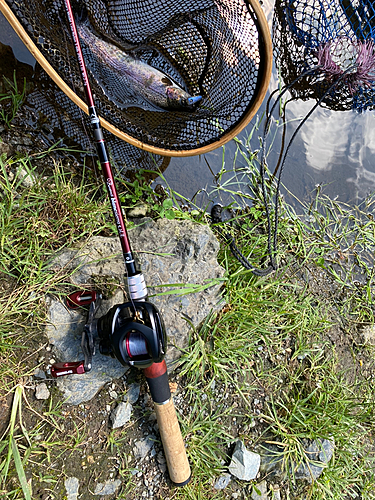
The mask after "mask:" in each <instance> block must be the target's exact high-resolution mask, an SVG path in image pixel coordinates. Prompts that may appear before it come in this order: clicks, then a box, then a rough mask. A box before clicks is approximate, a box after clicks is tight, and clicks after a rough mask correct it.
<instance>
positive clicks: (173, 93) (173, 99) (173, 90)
mask: <svg viewBox="0 0 375 500" xmlns="http://www.w3.org/2000/svg"><path fill="white" fill-rule="evenodd" d="M166 96H167V101H168V107H170V108H173V109H180V110H181V109H182V110H184V109H185V110H192V109H194V108H195V107H196V105H197V104H198V103H199V102H200V101H201V100H202V96H200V95H199V96H191V95H190V94H188V93H187V92H186V91H185V90H183V89H180V88H178V87H172V86H169V87H167V88H166Z"/></svg>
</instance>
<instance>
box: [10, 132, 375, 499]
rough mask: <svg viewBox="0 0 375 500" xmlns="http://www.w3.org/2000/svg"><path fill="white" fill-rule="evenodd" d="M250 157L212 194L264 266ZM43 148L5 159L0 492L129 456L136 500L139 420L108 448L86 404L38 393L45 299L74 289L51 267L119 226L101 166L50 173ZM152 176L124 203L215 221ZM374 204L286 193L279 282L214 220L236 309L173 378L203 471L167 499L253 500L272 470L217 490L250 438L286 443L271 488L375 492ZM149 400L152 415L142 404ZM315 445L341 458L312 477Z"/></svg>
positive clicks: (208, 326) (125, 464)
mask: <svg viewBox="0 0 375 500" xmlns="http://www.w3.org/2000/svg"><path fill="white" fill-rule="evenodd" d="M48 157H49V158H54V152H53V151H49V152H48ZM238 158H241V160H242V164H243V163H244V162H245V163H244V165H243V166H242V167H241V168H239V167H238V166H237V162H235V164H234V165H233V166H232V167H231V168H225V167H224V164H223V168H222V170H221V172H220V173H219V174H218V176H217V177H216V183H215V187H214V188H212V193H210V195H213V191H215V192H216V193H218V192H220V193H225V196H226V199H227V200H228V202H227V213H228V214H229V216H228V217H229V219H230V220H229V221H227V222H226V226H225V227H226V231H229V232H230V233H231V234H232V236H233V237H234V238H235V240H236V242H237V244H238V246H239V247H240V248H241V250H242V252H243V253H244V254H245V255H246V257H247V258H248V259H250V260H251V261H252V262H253V263H254V265H259V263H265V264H266V262H267V252H266V248H267V228H266V225H265V222H264V205H263V201H262V198H261V196H260V195H259V192H258V189H257V186H258V184H259V174H258V165H257V156H256V154H255V153H253V152H251V151H250V149H249V142H248V141H246V142H243V143H242V142H241V141H239V140H238ZM40 159H41V155H34V156H26V155H10V156H9V155H7V154H2V155H1V156H0V209H1V219H0V244H1V253H0V352H1V361H2V362H1V365H0V366H1V369H0V380H1V386H2V390H1V394H0V432H1V434H0V453H1V455H0V497H1V498H6V499H12V500H16V499H21V498H26V499H28V498H33V499H34V498H38V499H39V498H40V499H42V498H43V499H47V498H51V499H52V498H55V499H59V500H60V499H62V498H65V496H64V495H65V489H64V480H65V479H66V477H68V476H69V474H71V473H72V471H73V472H76V471H77V469H80V470H79V473H80V474H81V476H83V477H85V478H89V477H92V476H95V477H100V474H102V471H103V470H105V471H107V470H108V467H109V465H108V464H109V463H112V462H113V460H116V463H117V464H118V465H117V468H116V477H119V478H120V479H122V486H121V489H120V491H119V493H118V494H117V495H116V498H127V499H135V498H137V499H138V498H141V491H140V489H139V486H137V484H138V483H137V480H136V478H137V476H136V474H138V473H139V471H137V470H136V471H134V469H133V467H134V466H133V464H132V457H131V450H130V449H129V441H130V439H131V437H132V432H134V430H135V428H136V426H137V420H136V421H135V422H133V423H131V424H129V426H125V427H124V428H122V429H119V430H118V429H114V430H111V431H109V430H108V429H107V428H106V427H105V426H104V427H100V438H101V440H102V441H101V443H102V444H101V445H100V446H99V447H98V448H95V447H94V444H93V443H94V440H93V431H92V429H91V427H90V420H89V419H87V416H85V415H86V412H89V411H90V410H89V407H88V406H85V407H84V408H80V407H77V408H73V407H69V409H66V407H65V406H64V405H63V404H62V401H61V398H60V396H59V392H58V391H57V390H54V389H53V390H52V395H51V396H50V398H48V400H46V401H37V400H32V398H33V395H32V391H31V386H32V378H31V376H32V374H33V373H34V370H35V368H36V367H38V366H40V364H41V363H42V361H41V360H40V358H39V356H38V350H39V349H40V346H41V345H43V344H45V343H46V339H45V337H44V333H43V328H44V325H45V322H46V317H45V313H46V310H45V301H44V297H45V296H46V295H47V294H48V293H54V294H60V295H64V293H65V289H66V288H65V287H66V283H67V282H68V276H66V275H63V274H55V273H54V272H53V271H51V269H50V268H49V266H48V263H49V259H50V258H51V256H52V255H53V253H54V252H56V251H57V250H59V249H61V248H62V247H65V246H67V245H72V244H74V243H76V242H79V241H81V240H82V239H85V238H88V237H89V236H90V235H94V234H104V235H114V234H115V230H114V227H113V223H112V221H111V216H110V207H109V204H108V202H107V200H106V197H105V195H104V193H103V192H102V191H101V186H99V187H98V185H97V183H96V182H95V180H94V179H92V178H91V175H90V173H89V172H87V175H82V174H79V175H78V174H77V173H74V172H72V171H69V170H68V169H66V168H65V164H64V160H62V161H60V160H55V161H54V167H53V168H52V169H49V170H48V171H44V170H43V165H42V163H43V162H41V161H40ZM142 179H143V177H142V174H139V175H138V176H136V178H135V180H133V181H132V182H125V181H122V180H120V179H119V186H121V187H120V191H121V199H122V202H123V204H124V206H127V207H132V206H134V205H136V204H139V203H142V204H143V205H146V207H147V209H148V213H149V214H150V215H152V216H154V217H166V218H191V219H193V220H197V221H199V222H200V223H207V224H209V223H210V218H209V216H208V215H207V213H206V211H205V209H206V207H203V209H202V207H199V206H196V205H194V203H193V202H192V201H189V200H186V199H184V198H183V197H181V196H179V195H178V194H177V193H173V192H172V191H171V190H170V189H169V188H168V186H164V189H163V190H162V192H161V193H159V194H157V193H156V192H155V191H154V190H153V189H151V187H150V186H149V185H148V184H146V183H145V182H144V181H143V180H142ZM269 184H270V186H271V185H272V182H271V181H270V182H269ZM249 185H250V186H253V188H252V189H251V190H249V189H248V188H247V187H248V186H249ZM374 203H375V198H374V196H370V197H369V198H368V199H367V200H365V201H364V202H363V203H362V205H361V206H359V207H350V206H346V205H345V204H343V203H340V202H338V201H333V200H330V199H328V198H327V197H325V196H324V190H323V189H321V188H320V187H318V188H317V190H316V192H315V193H312V199H311V202H309V203H308V204H305V205H300V207H301V208H300V212H301V213H300V214H299V215H297V214H296V212H295V210H294V209H293V208H292V207H291V206H289V205H287V204H286V203H285V202H284V201H281V213H280V221H279V237H278V257H277V258H278V263H279V269H278V270H277V271H276V272H274V273H273V274H271V275H270V276H268V277H256V276H254V275H253V274H252V273H251V271H249V270H245V269H243V268H242V267H241V265H240V264H239V263H238V262H237V261H236V260H235V259H234V258H233V256H232V254H231V252H230V249H229V247H228V242H227V241H226V240H225V238H222V236H221V234H222V233H221V232H220V231H219V230H218V229H219V228H220V224H217V225H213V227H212V229H213V231H217V235H218V237H219V239H220V240H221V251H220V255H219V261H220V263H221V265H222V266H223V267H224V268H225V270H226V278H227V279H226V287H225V290H224V295H225V300H226V305H225V307H224V308H223V309H222V310H221V311H220V312H219V313H218V314H216V315H211V316H209V317H208V318H207V319H206V321H205V322H204V324H203V325H202V326H201V327H200V328H199V329H196V330H194V329H193V330H192V332H191V338H190V344H189V346H188V347H187V348H186V349H185V351H184V352H183V353H182V357H181V359H180V365H179V368H178V370H176V373H175V374H174V378H175V382H177V384H178V385H179V387H180V390H179V392H178V394H177V396H176V397H177V398H178V400H179V401H180V405H181V408H182V411H181V413H180V415H179V419H180V424H181V427H182V431H183V434H184V437H185V440H186V443H187V451H188V454H189V459H190V461H191V464H192V468H193V479H192V481H191V483H190V484H189V485H188V486H186V487H185V488H183V489H174V490H173V489H172V490H170V489H169V488H167V487H166V486H165V485H164V486H161V489H160V492H159V497H158V498H167V497H168V498H173V499H192V500H198V499H201V498H205V499H209V498H210V499H211V498H212V499H213V498H217V499H220V498H223V499H225V498H252V497H251V495H252V492H253V487H254V486H255V483H256V482H257V481H258V480H256V481H254V482H241V481H238V482H237V481H235V480H234V479H233V480H232V481H231V483H230V484H229V485H228V487H227V488H226V489H224V490H218V489H215V488H214V486H213V485H214V483H215V480H216V479H217V478H218V477H219V476H220V475H221V474H223V473H225V472H226V470H227V466H228V463H229V457H230V453H231V450H232V444H233V442H234V441H235V440H237V439H241V440H243V441H244V442H245V444H246V446H247V448H248V449H252V450H254V451H257V452H259V453H261V452H262V450H264V449H265V448H267V447H268V446H271V447H272V446H273V447H274V448H273V453H274V455H275V456H276V457H277V459H278V460H280V463H281V464H282V473H281V475H280V476H279V477H277V478H272V476H270V477H269V478H268V476H266V479H267V481H268V484H269V488H270V492H269V498H270V499H271V498H275V499H276V498H281V499H283V500H285V499H294V498H298V499H302V498H303V499H304V498H306V499H307V498H309V499H314V500H321V499H323V498H324V499H337V500H339V499H340V500H345V499H351V498H362V499H364V500H367V499H371V498H374V491H375V480H374V472H373V471H374V468H373V458H374V455H373V454H374V441H373V438H374V421H375V419H374V411H375V405H374V392H373V387H372V386H373V376H374V349H375V329H374V305H373V273H374V271H373V257H372V256H373V251H374V238H375V233H374V221H373V205H374ZM371 332H372V333H371ZM123 392H124V391H123V390H122V393H121V391H118V394H117V396H118V398H119V399H120V398H121V397H122V396H123ZM81 406H83V405H81ZM94 411H95V408H94ZM137 411H138V413H137V415H139V419H141V415H142V413H143V412H144V409H141V408H138V409H137ZM312 440H328V441H330V442H331V443H333V444H334V453H333V458H332V459H331V460H330V462H329V463H328V464H324V465H322V466H323V467H324V470H323V472H322V474H321V475H320V476H319V477H318V478H317V479H315V480H311V481H306V482H304V483H300V482H297V481H296V472H297V470H298V467H299V466H300V465H301V464H304V465H306V467H307V468H309V467H312V466H313V465H314V464H312V463H311V462H310V460H309V456H308V452H307V451H306V449H307V445H308V443H311V441H312ZM91 443H92V444H91ZM103 443H104V444H103ZM90 446H91V448H90ZM87 449H89V450H91V451H90V452H89V453H88V452H87ZM82 450H86V451H85V454H84V455H82ZM86 455H87V456H86ZM111 461H112V462H111ZM145 467H147V465H145ZM111 470H112V469H111ZM77 473H78V472H77ZM160 481H161V482H163V481H164V480H162V479H161V480H160ZM276 485H278V487H279V489H278V490H277V488H276ZM163 488H164V489H163ZM142 491H147V488H146V489H144V490H142ZM232 495H234V496H232ZM277 495H279V496H277ZM82 498H91V496H87V497H86V496H83V497H82ZM113 498H115V497H113Z"/></svg>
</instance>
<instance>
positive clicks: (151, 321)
mask: <svg viewBox="0 0 375 500" xmlns="http://www.w3.org/2000/svg"><path fill="white" fill-rule="evenodd" d="M80 294H82V295H81V296H82V297H83V299H82V300H80ZM99 300H100V296H99V297H97V294H95V293H94V292H87V291H86V292H78V293H77V292H76V293H75V294H72V295H70V296H69V297H68V300H67V304H68V306H69V307H71V308H76V306H74V305H73V307H72V305H71V303H72V302H73V304H77V303H79V305H81V306H82V305H89V304H90V307H89V314H88V320H87V323H86V325H85V327H84V330H83V333H82V341H81V348H82V351H83V354H84V358H85V359H84V361H74V362H66V363H56V364H54V365H52V367H51V375H52V376H53V377H61V376H62V375H70V374H73V373H78V374H81V373H86V372H88V371H90V370H91V367H92V356H93V355H94V354H95V342H98V343H99V351H100V352H101V354H104V355H105V356H111V357H112V358H115V359H117V360H118V361H120V363H121V364H122V365H125V366H127V365H130V366H135V367H137V368H147V367H149V366H151V365H152V364H153V363H160V362H161V361H162V360H163V358H164V355H165V352H166V344H167V336H166V332H165V327H164V322H163V320H162V317H161V315H160V313H159V311H158V309H157V308H156V307H155V306H154V305H153V304H151V302H146V301H140V300H133V301H131V302H126V303H125V304H119V305H115V306H113V307H112V308H111V309H110V310H109V311H108V312H107V314H105V315H104V316H102V317H101V318H98V319H96V318H95V317H94V316H95V312H96V311H97V309H98V307H99V305H98V302H99Z"/></svg>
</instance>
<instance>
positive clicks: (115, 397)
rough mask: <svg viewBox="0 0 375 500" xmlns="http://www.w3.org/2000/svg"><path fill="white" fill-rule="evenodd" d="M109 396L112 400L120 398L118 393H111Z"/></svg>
mask: <svg viewBox="0 0 375 500" xmlns="http://www.w3.org/2000/svg"><path fill="white" fill-rule="evenodd" d="M109 395H110V397H111V398H112V399H117V398H118V394H117V392H116V391H109Z"/></svg>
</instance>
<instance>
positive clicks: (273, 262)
mask: <svg viewBox="0 0 375 500" xmlns="http://www.w3.org/2000/svg"><path fill="white" fill-rule="evenodd" d="M355 66H356V65H355V64H354V65H352V66H350V67H349V68H348V69H347V70H346V71H345V72H343V73H342V74H341V75H340V76H339V78H338V79H337V80H336V81H335V82H334V83H333V84H332V85H331V86H330V87H329V88H328V89H327V90H326V91H325V93H324V94H323V95H322V97H321V98H320V99H319V101H317V102H316V103H315V104H314V106H313V107H312V108H311V109H310V111H309V112H308V113H307V114H306V116H305V117H304V118H303V120H301V122H300V123H299V125H298V127H297V128H296V130H295V131H294V133H293V134H292V137H291V138H290V140H289V142H288V145H287V147H286V149H285V153H284V136H285V135H284V133H283V144H282V149H281V152H280V155H279V160H278V162H277V167H276V168H275V171H274V175H273V178H274V176H275V174H276V171H277V169H279V167H280V171H279V175H278V178H277V185H276V192H275V216H274V231H273V236H272V221H271V211H270V207H269V204H268V202H267V190H266V181H265V172H266V159H265V151H266V138H267V135H268V132H269V129H270V125H271V118H272V114H273V112H274V110H275V108H276V106H277V105H279V104H280V101H281V99H282V97H283V96H284V95H285V93H286V92H287V91H288V90H289V89H290V88H291V87H293V85H295V84H296V83H297V82H298V81H299V80H300V79H301V78H304V77H306V76H308V75H309V74H312V73H315V72H316V71H317V70H319V69H320V68H321V66H315V67H314V68H311V69H309V70H307V71H304V72H303V73H301V74H300V75H299V76H298V77H297V78H296V79H295V80H293V81H292V82H291V83H290V84H288V85H287V86H285V87H283V88H282V89H281V92H280V93H279V95H278V97H277V99H276V100H275V102H274V104H273V106H272V107H271V110H270V111H269V112H268V106H269V102H270V100H271V99H272V97H273V96H274V94H275V93H276V92H277V90H275V91H274V92H273V93H272V94H271V95H270V97H269V98H268V101H267V113H266V115H267V118H266V123H265V125H264V129H263V134H262V138H261V141H262V143H261V146H262V147H261V160H260V171H259V173H260V176H261V188H262V196H263V201H264V207H265V213H266V219H267V253H268V256H269V265H268V267H267V268H265V269H261V268H258V267H256V266H254V265H252V264H251V263H250V261H249V260H248V259H247V257H245V255H244V254H243V253H242V252H241V250H240V249H239V248H238V246H237V245H236V242H235V239H234V237H233V236H232V235H231V234H230V233H229V232H227V231H223V230H222V228H221V227H220V226H216V227H217V228H218V231H219V233H220V234H221V236H222V237H223V238H224V239H225V240H226V242H227V243H228V245H229V248H230V250H231V252H232V254H233V256H234V257H235V258H236V259H237V260H238V261H239V262H240V264H241V265H242V266H243V267H244V268H245V269H247V270H249V271H251V272H252V273H253V274H254V275H255V276H267V275H268V274H270V273H271V272H273V271H276V270H277V268H278V265H277V259H276V257H277V235H278V225H279V200H280V188H281V177H282V174H283V171H284V166H285V161H286V158H287V155H288V153H289V150H290V148H291V146H292V144H293V141H294V139H295V138H296V136H297V134H298V132H299V131H300V130H301V128H302V126H303V125H304V124H305V122H306V121H307V120H308V119H309V118H310V116H311V115H312V113H313V112H314V111H315V110H316V108H317V107H318V106H320V104H322V102H323V101H324V99H325V98H326V97H327V95H328V94H329V93H331V92H332V90H334V89H335V87H336V86H337V85H338V84H339V83H340V81H341V80H343V79H344V77H345V76H346V75H347V74H348V73H350V72H351V71H352V70H353V68H354V67H355ZM283 115H284V116H285V106H284V109H283ZM283 125H284V132H285V120H284V119H283ZM281 159H282V160H281ZM222 209H223V207H222V206H221V205H219V204H215V205H214V206H213V207H212V209H211V221H212V223H213V224H220V223H221V224H223V220H222Z"/></svg>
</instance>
